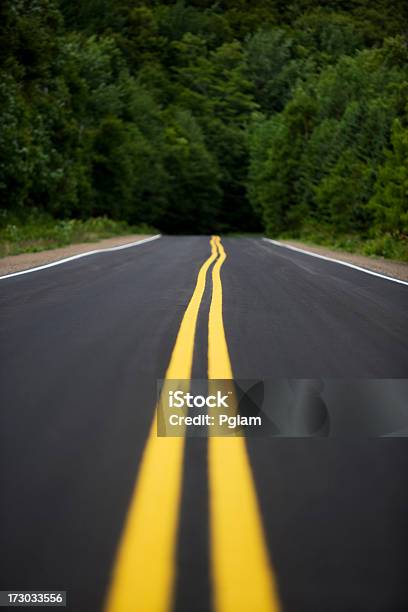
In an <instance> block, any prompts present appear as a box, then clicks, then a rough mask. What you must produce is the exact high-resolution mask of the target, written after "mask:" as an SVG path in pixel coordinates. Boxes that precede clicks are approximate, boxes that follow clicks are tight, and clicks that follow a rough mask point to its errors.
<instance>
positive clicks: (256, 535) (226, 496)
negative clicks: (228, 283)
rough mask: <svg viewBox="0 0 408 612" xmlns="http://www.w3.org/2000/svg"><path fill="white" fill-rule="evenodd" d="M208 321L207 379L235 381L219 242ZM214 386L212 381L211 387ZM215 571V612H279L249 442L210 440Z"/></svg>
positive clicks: (233, 439) (221, 248)
mask: <svg viewBox="0 0 408 612" xmlns="http://www.w3.org/2000/svg"><path fill="white" fill-rule="evenodd" d="M215 240H216V244H217V248H218V250H219V254H220V256H219V258H218V259H217V261H216V263H215V264H214V267H213V270H212V283H213V288H212V299H211V306H210V314H209V321H208V378H209V379H217V378H219V379H230V378H231V379H232V378H233V373H232V367H231V362H230V359H229V354H228V347H227V342H226V338H225V330H224V324H223V317H222V284H221V276H220V270H221V266H222V264H223V263H224V261H225V259H226V253H225V250H224V248H223V246H222V244H221V240H220V239H219V237H215ZM210 384H211V382H210ZM208 443H209V449H208V452H209V480H210V485H209V489H210V525H211V549H210V550H211V565H212V567H211V571H212V579H213V590H214V595H213V596H214V608H215V612H250V611H251V612H252V611H254V612H277V611H278V610H280V605H279V599H278V594H277V588H276V584H275V578H274V575H273V571H272V568H271V565H270V561H269V557H268V551H267V548H266V544H265V536H264V532H263V526H262V520H261V516H260V509H259V506H258V500H257V496H256V491H255V485H254V482H253V478H252V473H251V468H250V464H249V458H248V454H247V450H246V444H245V439H244V438H240V437H231V438H230V437H209V440H208Z"/></svg>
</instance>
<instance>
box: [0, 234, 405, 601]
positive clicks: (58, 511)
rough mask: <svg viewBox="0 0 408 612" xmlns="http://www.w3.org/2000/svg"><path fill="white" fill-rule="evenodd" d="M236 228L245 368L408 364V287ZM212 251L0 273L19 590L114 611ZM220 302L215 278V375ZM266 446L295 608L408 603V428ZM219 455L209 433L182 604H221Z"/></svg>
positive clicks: (4, 507)
mask: <svg viewBox="0 0 408 612" xmlns="http://www.w3.org/2000/svg"><path fill="white" fill-rule="evenodd" d="M223 244H224V247H225V250H226V252H227V256H228V257H227V260H226V262H225V264H224V266H223V268H222V273H221V276H222V284H223V298H224V303H223V314H224V325H225V331H226V337H227V342H228V347H229V352H230V357H231V362H232V368H233V372H234V376H235V378H255V379H270V378H279V377H289V378H320V377H327V378H408V309H407V306H408V287H407V286H404V285H400V284H396V283H393V282H390V281H387V280H384V279H381V278H377V277H374V276H371V275H368V274H364V273H362V272H359V271H357V270H353V269H350V268H346V267H343V266H340V265H338V264H335V263H330V262H327V261H323V260H319V259H316V258H314V257H309V256H307V255H302V254H301V253H296V252H293V251H289V250H287V249H283V248H280V247H278V246H274V245H272V244H270V243H266V242H264V241H262V240H260V239H249V238H248V239H247V238H236V239H233V238H226V239H223ZM208 255H209V240H208V238H207V237H203V236H201V237H162V238H161V239H160V240H156V241H154V242H151V243H147V244H144V245H140V246H137V247H135V248H130V249H127V250H122V251H118V252H111V253H101V254H97V255H92V256H90V257H86V258H84V259H79V260H75V261H72V262H68V263H65V264H62V265H61V266H56V267H53V268H49V269H46V270H41V271H38V272H33V273H32V274H26V275H22V276H18V277H14V278H9V279H4V280H2V281H0V313H1V327H0V362H1V372H0V406H1V408H0V496H1V497H0V499H1V501H0V551H1V555H0V590H6V589H21V590H30V589H35V590H40V589H44V590H46V589H48V590H58V589H61V590H66V591H68V602H69V605H68V609H69V610H72V611H74V612H98V611H100V610H102V608H103V602H104V599H105V595H106V590H107V587H108V581H109V575H110V571H111V568H112V564H113V560H114V555H115V550H116V547H117V544H118V541H119V537H120V534H121V530H122V527H123V521H124V518H125V515H126V510H127V507H128V504H129V500H130V497H131V494H132V489H133V484H134V481H135V478H136V475H137V470H138V465H139V462H140V458H141V454H142V451H143V448H144V444H145V441H146V438H147V435H148V431H149V427H150V424H151V420H152V416H153V410H154V406H155V400H156V380H157V379H158V378H162V377H163V376H164V374H165V371H166V368H167V365H168V362H169V358H170V355H171V351H172V347H173V345H174V342H175V339H176V336H177V332H178V329H179V325H180V322H181V319H182V316H183V314H184V311H185V309H186V306H187V304H188V302H189V300H190V297H191V294H192V291H193V289H194V284H195V279H196V276H197V273H198V270H199V269H200V266H201V265H202V263H203V262H204V260H205V259H206V258H207V257H208ZM210 299H211V286H210V283H209V282H208V279H207V286H206V290H205V293H204V297H203V301H202V303H201V309H200V314H199V320H198V329H197V336H196V345H195V354H194V366H193V376H194V377H196V378H206V377H207V371H206V364H207V359H206V355H207V327H206V326H207V320H208V308H209V302H210ZM247 444H248V452H249V457H250V460H251V465H252V468H253V474H254V479H255V483H256V488H257V492H258V496H259V500H260V506H261V511H262V518H263V521H264V526H265V531H266V537H267V543H268V548H269V550H270V553H271V557H272V560H273V565H274V570H275V573H276V576H277V581H278V586H279V592H280V597H281V601H282V607H283V610H284V612H309V611H310V612H365V611H369V612H394V611H395V612H397V611H398V612H399V611H401V612H403V611H404V612H405V611H406V610H407V609H408V581H407V579H406V570H407V567H408V537H407V536H408V487H407V478H408V440H406V439H372V440H370V439H365V440H364V439H360V440H333V439H255V438H251V439H248V441H247ZM206 460H207V441H206V440H205V439H197V438H189V439H187V441H186V449H185V459H184V475H183V477H184V486H183V494H182V504H181V509H180V517H181V520H180V529H179V538H178V551H177V566H178V570H179V571H178V576H177V581H176V593H175V606H174V608H175V611H176V612H193V611H194V612H196V611H197V612H200V611H201V612H207V611H209V610H210V594H211V584H210V579H209V570H208V563H209V561H208V559H209V550H208V520H207V518H208V511H207V508H208V485H207V481H206V475H207V465H206ZM135 612H138V611H135ZM141 612H149V611H141ZM248 612H256V611H252V610H248Z"/></svg>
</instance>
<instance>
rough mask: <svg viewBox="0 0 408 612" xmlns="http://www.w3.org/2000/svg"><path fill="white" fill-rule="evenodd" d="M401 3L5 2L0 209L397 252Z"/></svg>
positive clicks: (406, 215)
mask: <svg viewBox="0 0 408 612" xmlns="http://www.w3.org/2000/svg"><path fill="white" fill-rule="evenodd" d="M407 23H408V10H407V5H406V3H404V2H403V1H402V0H401V2H395V1H391V0H337V1H333V2H330V3H327V2H325V1H323V0H321V1H315V2H313V1H311V0H298V1H292V2H284V1H281V0H252V1H251V2H245V1H244V0H236V1H234V0H220V1H218V2H213V1H211V2H208V1H205V0H196V1H191V2H182V1H180V0H179V1H177V2H174V1H169V2H163V1H161V2H156V1H150V2H148V1H143V0H126V1H125V0H87V2H83V1H82V0H60V1H59V2H58V1H57V0H3V2H2V3H1V4H0V208H2V209H3V210H5V211H8V213H7V214H9V213H12V214H14V215H21V216H24V214H27V212H28V211H30V210H39V211H44V212H46V213H48V214H50V215H53V216H54V217H56V218H61V219H67V218H83V219H86V218H89V217H91V216H103V215H105V216H108V217H110V218H112V219H120V220H126V221H128V222H129V223H131V224H140V223H147V224H150V225H152V226H155V227H157V228H158V229H160V230H161V231H165V232H203V233H207V232H213V231H243V230H244V231H257V230H259V231H260V230H262V229H265V230H266V231H267V232H268V233H269V234H271V235H279V234H282V233H284V232H290V233H291V234H293V235H295V234H296V233H297V234H298V235H301V234H302V232H303V231H304V230H305V228H311V227H318V228H320V229H321V228H323V227H324V228H328V229H330V231H333V232H334V233H342V232H343V233H348V232H352V233H353V232H355V233H359V234H360V235H366V236H372V237H375V236H376V237H381V239H384V240H386V239H387V236H390V237H392V239H396V238H398V239H401V240H404V237H405V235H406V234H407V233H408V232H407V225H408V212H407V209H408V108H407V94H408V69H407V67H408V48H407V36H406V32H405V31H404V28H405V27H406V24H407Z"/></svg>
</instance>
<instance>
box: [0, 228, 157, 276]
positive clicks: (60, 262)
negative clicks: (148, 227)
mask: <svg viewBox="0 0 408 612" xmlns="http://www.w3.org/2000/svg"><path fill="white" fill-rule="evenodd" d="M158 238H161V234H157V235H156V236H152V237H151V238H143V240H136V241H135V242H129V243H128V244H122V245H121V246H117V247H109V248H108V249H96V250H95V251H86V253H79V254H78V255H72V256H71V257H65V259H59V260H58V261H52V262H51V263H48V264H44V265H43V266H37V267H36V268H28V270H20V272H12V273H11V274H5V275H4V276H0V280H3V279H5V278H11V277H12V276H20V275H21V274H29V273H30V272H37V271H38V270H45V269H46V268H53V267H54V266H60V265H61V264H63V263H67V261H74V259H81V257H88V255H95V254H96V253H110V252H112V251H121V250H122V249H129V248H130V247H134V246H139V245H141V244H146V242H152V240H157V239H158Z"/></svg>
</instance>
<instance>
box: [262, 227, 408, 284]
mask: <svg viewBox="0 0 408 612" xmlns="http://www.w3.org/2000/svg"><path fill="white" fill-rule="evenodd" d="M262 240H265V241H266V242H271V243H272V244H274V245H276V246H280V247H283V248H284V249H290V250H291V251H297V252H298V253H304V254H305V255H310V256H311V257H317V258H318V259H324V260H325V261H332V262H333V263H337V264H340V265H341V266H346V267H347V268H353V269H354V270H359V271H360V272H365V273H366V274H371V275H372V276H378V277H379V278H384V279H385V280H389V281H392V282H393V283H399V284H400V285H408V282H407V281H404V280H401V279H399V278H394V277H392V276H385V275H384V274H380V273H379V272H373V270H368V269H367V268H360V266H355V265H354V264H351V263H348V262H346V261H341V260H340V259H334V258H332V257H325V255H318V254H317V253H313V252H312V251H305V250H304V249H299V248H298V247H294V246H291V245H288V244H283V243H282V242H279V241H278V240H272V239H271V238H262Z"/></svg>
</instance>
